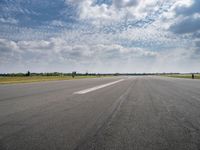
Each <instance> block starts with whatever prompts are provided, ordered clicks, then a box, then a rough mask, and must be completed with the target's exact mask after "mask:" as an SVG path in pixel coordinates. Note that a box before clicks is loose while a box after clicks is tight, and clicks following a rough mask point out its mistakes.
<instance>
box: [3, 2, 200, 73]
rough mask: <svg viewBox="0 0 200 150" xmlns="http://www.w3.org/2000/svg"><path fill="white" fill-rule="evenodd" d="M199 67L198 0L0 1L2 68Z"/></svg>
mask: <svg viewBox="0 0 200 150" xmlns="http://www.w3.org/2000/svg"><path fill="white" fill-rule="evenodd" d="M27 70H30V71H31V72H54V71H59V72H71V71H78V72H86V71H88V72H122V73H123V72H200V1H198V0H184V1H182V0H56V1H55V0H42V1H40V0H26V1H24V0H1V1H0V72H1V73H3V72H4V73H6V72H26V71H27Z"/></svg>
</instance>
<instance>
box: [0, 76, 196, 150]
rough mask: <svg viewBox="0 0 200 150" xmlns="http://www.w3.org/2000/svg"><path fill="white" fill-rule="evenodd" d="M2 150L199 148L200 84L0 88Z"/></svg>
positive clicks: (87, 82)
mask: <svg viewBox="0 0 200 150" xmlns="http://www.w3.org/2000/svg"><path fill="white" fill-rule="evenodd" d="M0 150H200V80H192V79H175V78H167V77H166V78H165V77H156V76H145V77H142V76H140V77H110V78H98V79H81V80H71V81H51V82H42V83H28V84H16V85H0Z"/></svg>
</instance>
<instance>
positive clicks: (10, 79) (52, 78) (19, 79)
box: [0, 76, 105, 84]
mask: <svg viewBox="0 0 200 150" xmlns="http://www.w3.org/2000/svg"><path fill="white" fill-rule="evenodd" d="M101 77H105V76H101ZM85 78H99V76H76V77H75V78H72V76H29V77H28V76H27V77H26V76H22V77H0V84H16V83H30V82H44V81H57V80H74V79H85Z"/></svg>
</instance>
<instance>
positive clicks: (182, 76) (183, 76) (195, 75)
mask: <svg viewBox="0 0 200 150" xmlns="http://www.w3.org/2000/svg"><path fill="white" fill-rule="evenodd" d="M165 76H167V77H173V78H186V79H192V74H178V75H165ZM194 77H195V79H200V74H194Z"/></svg>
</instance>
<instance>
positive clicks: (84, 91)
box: [74, 79, 124, 94]
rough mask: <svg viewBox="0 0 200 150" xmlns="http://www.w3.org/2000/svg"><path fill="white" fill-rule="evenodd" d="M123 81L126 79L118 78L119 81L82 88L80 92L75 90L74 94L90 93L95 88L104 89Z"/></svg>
mask: <svg viewBox="0 0 200 150" xmlns="http://www.w3.org/2000/svg"><path fill="white" fill-rule="evenodd" d="M121 81H124V79H121V80H117V81H114V82H110V83H106V84H102V85H99V86H95V87H92V88H89V89H85V90H81V91H78V92H74V94H86V93H89V92H92V91H95V90H98V89H102V88H104V87H107V86H110V85H113V84H116V83H119V82H121Z"/></svg>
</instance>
